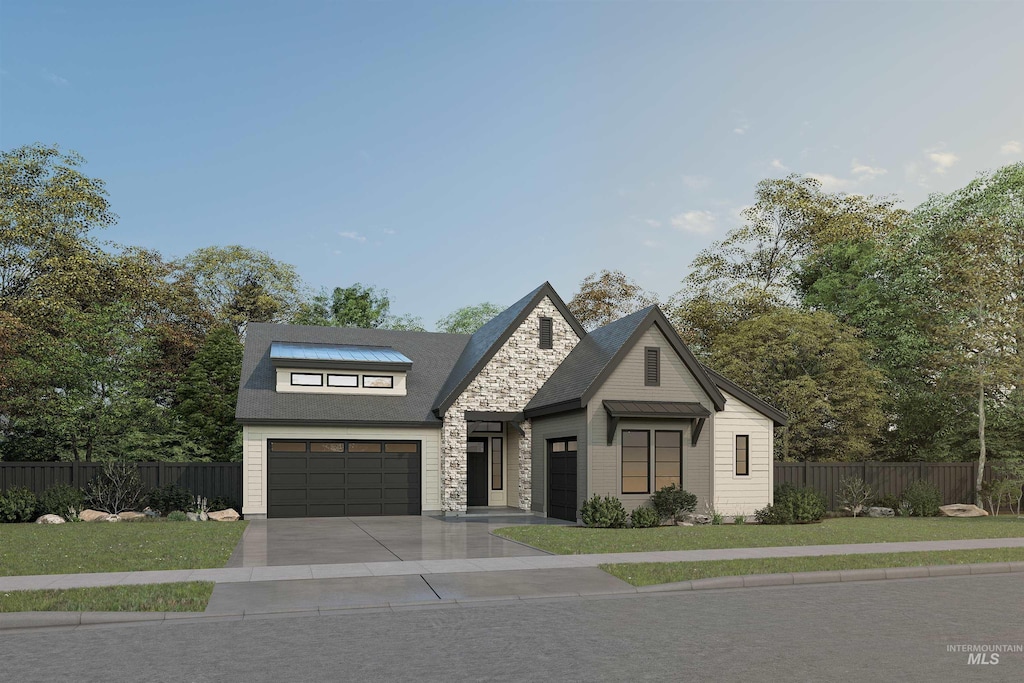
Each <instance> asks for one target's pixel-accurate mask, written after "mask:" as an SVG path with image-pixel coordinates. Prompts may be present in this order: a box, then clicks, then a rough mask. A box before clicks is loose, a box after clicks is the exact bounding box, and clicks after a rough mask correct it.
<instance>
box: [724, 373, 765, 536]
mask: <svg viewBox="0 0 1024 683" xmlns="http://www.w3.org/2000/svg"><path fill="white" fill-rule="evenodd" d="M722 395H724V396H725V410H722V411H720V412H717V413H715V416H714V441H715V449H714V451H715V477H714V505H715V509H716V510H717V511H718V512H720V513H722V514H723V515H725V516H726V518H727V519H729V520H730V521H731V517H733V516H735V515H745V516H750V515H753V514H754V510H757V509H758V508H762V507H764V506H765V505H768V504H769V503H771V502H772V490H773V489H774V481H773V479H774V467H775V463H774V461H773V457H774V456H773V453H774V451H773V446H774V444H773V439H774V433H775V432H774V423H773V422H772V420H771V418H768V417H765V416H764V415H762V414H761V413H759V412H757V411H756V410H754V409H753V408H751V407H750V406H748V405H747V404H746V403H744V402H743V401H741V400H740V399H738V398H736V397H735V396H733V395H732V394H729V393H726V392H725V391H722ZM738 434H747V435H749V436H750V474H749V475H747V476H740V475H737V474H736V435H738Z"/></svg>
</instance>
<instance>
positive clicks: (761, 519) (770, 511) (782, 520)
mask: <svg viewBox="0 0 1024 683" xmlns="http://www.w3.org/2000/svg"><path fill="white" fill-rule="evenodd" d="M754 519H755V520H757V523H758V524H789V523H790V520H788V519H787V518H786V517H784V513H783V511H781V510H778V509H776V507H775V506H774V505H772V504H771V503H769V504H768V505H765V506H764V507H763V508H759V509H757V510H754Z"/></svg>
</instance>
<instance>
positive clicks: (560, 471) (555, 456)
mask: <svg viewBox="0 0 1024 683" xmlns="http://www.w3.org/2000/svg"><path fill="white" fill-rule="evenodd" d="M548 517H555V518H556V519H565V520H568V521H570V522H575V521H576V439H575V438H571V439H570V438H567V439H552V440H550V441H548Z"/></svg>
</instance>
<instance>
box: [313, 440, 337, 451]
mask: <svg viewBox="0 0 1024 683" xmlns="http://www.w3.org/2000/svg"><path fill="white" fill-rule="evenodd" d="M309 452H310V453H344V452H345V442H344V441H313V442H310V444H309Z"/></svg>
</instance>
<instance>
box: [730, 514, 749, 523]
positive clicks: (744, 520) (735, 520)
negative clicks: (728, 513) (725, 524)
mask: <svg viewBox="0 0 1024 683" xmlns="http://www.w3.org/2000/svg"><path fill="white" fill-rule="evenodd" d="M732 523H733V524H746V523H747V518H746V517H745V516H743V515H736V516H735V517H733V518H732Z"/></svg>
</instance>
